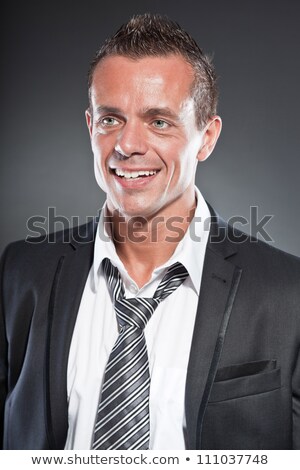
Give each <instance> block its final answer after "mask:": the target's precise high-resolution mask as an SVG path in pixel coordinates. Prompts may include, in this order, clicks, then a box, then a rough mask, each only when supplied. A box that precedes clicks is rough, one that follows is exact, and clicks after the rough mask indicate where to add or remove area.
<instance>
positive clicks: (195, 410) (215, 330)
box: [185, 207, 241, 449]
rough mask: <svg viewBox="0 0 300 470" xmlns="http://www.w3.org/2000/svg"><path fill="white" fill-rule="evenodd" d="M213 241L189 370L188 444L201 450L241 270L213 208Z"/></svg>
mask: <svg viewBox="0 0 300 470" xmlns="http://www.w3.org/2000/svg"><path fill="white" fill-rule="evenodd" d="M210 210H211V214H212V221H211V229H210V236H209V241H208V245H207V249H206V255H205V260H204V266H203V274H202V281H201V289H200V296H199V303H198V308H197V315H196V321H195V328H194V334H193V339H192V345H191V352H190V359H189V365H188V371H187V380H186V394H185V410H186V423H187V441H188V442H187V445H188V448H189V449H201V431H202V422H203V418H204V413H205V409H206V406H207V402H208V399H209V395H210V391H211V387H212V384H213V381H214V378H215V374H216V370H217V366H218V362H219V359H220V355H221V351H222V347H223V342H224V337H225V334H226V329H227V325H228V322H229V318H230V314H231V309H232V306H233V302H234V299H235V296H236V293H237V290H238V285H239V280H240V277H241V269H240V268H238V267H236V266H235V265H234V264H232V262H230V261H231V260H230V261H229V260H228V258H231V257H232V256H233V255H234V254H235V253H236V245H234V244H232V243H229V241H228V235H227V230H226V224H225V222H223V221H222V219H220V218H219V217H218V216H217V215H216V213H215V212H214V211H213V209H212V208H211V207H210Z"/></svg>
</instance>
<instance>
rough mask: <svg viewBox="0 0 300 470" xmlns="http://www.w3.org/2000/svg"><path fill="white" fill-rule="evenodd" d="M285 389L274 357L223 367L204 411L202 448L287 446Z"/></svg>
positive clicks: (269, 447)
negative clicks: (282, 386)
mask: <svg viewBox="0 0 300 470" xmlns="http://www.w3.org/2000/svg"><path fill="white" fill-rule="evenodd" d="M282 390H283V389H282V388H281V375H280V368H279V367H277V364H276V361H275V360H268V361H256V362H251V363H245V364H237V365H233V366H227V367H222V368H220V369H219V370H218V372H217V374H216V377H215V382H214V384H213V386H212V390H211V394H210V398H209V402H208V405H207V408H206V411H205V415H204V420H203V428H202V439H201V441H202V448H203V449H284V448H286V445H287V444H286V441H287V440H288V436H287V434H288V433H286V430H285V429H284V428H285V426H284V420H285V418H284V415H285V413H286V411H285V408H286V407H285V400H284V394H283V393H282Z"/></svg>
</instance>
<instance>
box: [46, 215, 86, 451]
mask: <svg viewBox="0 0 300 470" xmlns="http://www.w3.org/2000/svg"><path fill="white" fill-rule="evenodd" d="M87 227H88V229H87V232H86V234H85V235H84V238H81V241H79V234H78V233H77V234H76V233H74V232H73V238H72V242H71V243H70V244H67V245H66V250H65V254H63V255H62V256H61V257H60V258H59V261H58V264H57V269H56V274H55V278H54V282H53V285H52V291H51V297H50V302H49V311H48V336H47V352H46V358H45V361H46V364H45V374H46V375H45V393H46V423H47V435H48V440H49V444H50V448H52V449H63V448H64V445H65V441H66V436H67V430H68V402H67V367H68V356H69V350H70V345H71V340H72V334H73V329H74V326H75V322H76V318H77V313H78V309H79V305H80V301H81V297H82V293H83V289H84V286H85V283H86V279H87V276H88V273H89V270H90V267H91V265H92V260H93V248H94V243H93V242H94V232H95V224H94V222H91V223H89V224H88V226H87Z"/></svg>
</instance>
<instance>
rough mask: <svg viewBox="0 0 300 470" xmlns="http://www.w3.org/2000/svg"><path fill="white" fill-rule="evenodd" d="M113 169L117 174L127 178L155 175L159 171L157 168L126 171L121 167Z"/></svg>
mask: <svg viewBox="0 0 300 470" xmlns="http://www.w3.org/2000/svg"><path fill="white" fill-rule="evenodd" d="M113 171H114V173H115V174H116V175H117V176H120V177H121V178H126V179H136V178H140V177H145V176H153V175H156V173H157V170H138V171H127V170H126V171H124V170H120V169H119V168H115V169H114V170H113Z"/></svg>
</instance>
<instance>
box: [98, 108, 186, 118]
mask: <svg viewBox="0 0 300 470" xmlns="http://www.w3.org/2000/svg"><path fill="white" fill-rule="evenodd" d="M96 112H97V113H98V114H121V115H123V114H124V113H123V111H122V110H121V109H120V108H115V107H113V106H104V105H103V106H102V105H100V106H97V108H96ZM140 114H141V115H142V116H145V117H155V116H164V117H169V118H170V119H174V120H175V121H179V116H178V115H177V114H176V113H174V111H172V110H171V109H170V108H168V107H167V106H166V107H162V108H144V109H142V111H141V113H140Z"/></svg>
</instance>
